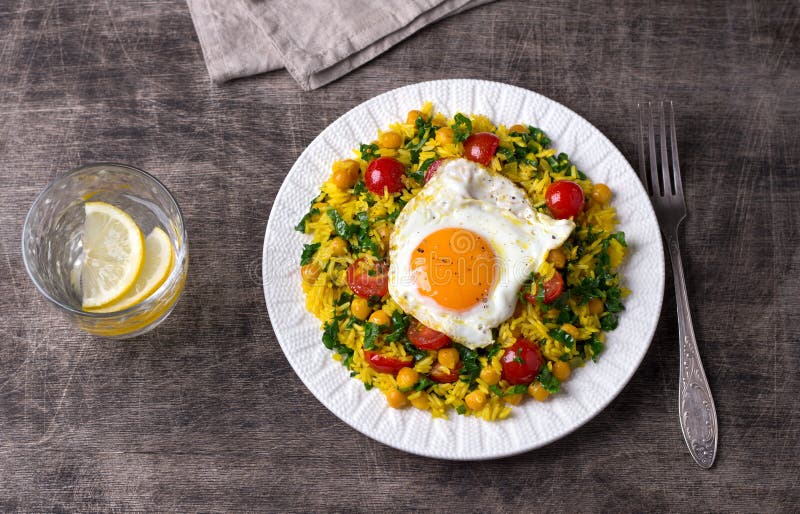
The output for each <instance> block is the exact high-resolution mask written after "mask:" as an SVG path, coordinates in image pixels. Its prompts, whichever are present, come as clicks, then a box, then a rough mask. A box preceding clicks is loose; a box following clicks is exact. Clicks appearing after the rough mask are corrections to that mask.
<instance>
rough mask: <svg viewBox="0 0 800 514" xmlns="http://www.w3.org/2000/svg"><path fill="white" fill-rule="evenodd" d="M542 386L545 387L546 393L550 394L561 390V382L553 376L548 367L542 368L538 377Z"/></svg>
mask: <svg viewBox="0 0 800 514" xmlns="http://www.w3.org/2000/svg"><path fill="white" fill-rule="evenodd" d="M536 380H538V381H539V382H540V383H541V384H542V386H543V387H544V389H545V391H547V392H548V393H550V394H553V393H557V392H558V391H559V389H561V382H559V381H558V379H557V378H556V377H555V376H553V373H552V372H551V371H550V369H549V368H548V367H547V366H542V370H541V371H540V372H539V375H538V376H537V377H536Z"/></svg>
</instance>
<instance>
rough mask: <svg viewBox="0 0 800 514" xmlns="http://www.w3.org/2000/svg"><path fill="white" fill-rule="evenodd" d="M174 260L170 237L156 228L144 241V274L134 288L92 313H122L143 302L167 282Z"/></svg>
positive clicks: (141, 274)
mask: <svg viewBox="0 0 800 514" xmlns="http://www.w3.org/2000/svg"><path fill="white" fill-rule="evenodd" d="M173 260H174V254H173V251H172V243H171V242H170V240H169V236H168V235H167V233H166V232H164V231H163V230H162V229H161V228H159V227H156V228H154V229H153V231H152V232H150V234H149V235H148V236H147V238H145V240H144V263H143V264H142V272H141V273H139V278H137V279H136V282H135V283H134V284H133V287H131V288H130V289H128V292H126V293H125V294H123V295H122V297H121V298H119V299H117V300H116V301H114V302H112V303H110V304H108V305H104V306H102V307H99V308H97V309H91V310H92V312H116V311H121V310H123V309H127V308H128V307H132V306H134V305H136V304H137V303H139V302H141V301H142V300H144V299H145V298H147V297H148V296H150V295H151V294H153V293H154V292H155V290H156V289H158V288H159V287H161V284H163V283H164V281H165V280H167V277H168V276H169V273H170V271H171V270H172V262H173Z"/></svg>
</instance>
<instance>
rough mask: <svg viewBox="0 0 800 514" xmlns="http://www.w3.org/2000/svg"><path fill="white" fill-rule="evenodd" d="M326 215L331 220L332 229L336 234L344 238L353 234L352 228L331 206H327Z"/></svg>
mask: <svg viewBox="0 0 800 514" xmlns="http://www.w3.org/2000/svg"><path fill="white" fill-rule="evenodd" d="M328 217H329V218H330V219H331V221H332V222H333V229H334V230H335V231H336V234H337V235H338V236H340V237H342V238H343V239H345V240H347V239H350V237H351V236H352V235H353V228H352V227H351V226H350V225H348V224H347V222H346V221H344V220H343V219H342V217H341V216H340V215H339V211H337V210H336V209H334V208H333V207H331V208H329V209H328Z"/></svg>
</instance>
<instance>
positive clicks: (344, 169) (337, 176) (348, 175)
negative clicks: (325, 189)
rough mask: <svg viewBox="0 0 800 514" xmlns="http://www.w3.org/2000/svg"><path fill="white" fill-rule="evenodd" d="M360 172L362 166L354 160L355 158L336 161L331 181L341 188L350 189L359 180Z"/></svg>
mask: <svg viewBox="0 0 800 514" xmlns="http://www.w3.org/2000/svg"><path fill="white" fill-rule="evenodd" d="M360 172H361V168H360V167H359V165H358V162H356V161H354V160H353V159H347V160H344V161H336V162H335V163H333V174H332V175H331V181H332V182H333V183H334V185H335V186H336V187H338V188H339V189H342V190H345V189H350V188H351V187H353V185H354V184H355V183H356V181H357V180H358V176H359V173H360Z"/></svg>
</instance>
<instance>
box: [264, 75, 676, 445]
mask: <svg viewBox="0 0 800 514" xmlns="http://www.w3.org/2000/svg"><path fill="white" fill-rule="evenodd" d="M445 87H449V88H455V89H456V90H459V88H472V89H473V91H474V89H477V88H496V89H500V90H503V89H505V90H508V91H512V92H515V93H517V94H522V95H530V97H531V98H533V99H535V100H536V101H538V102H544V103H545V104H549V106H548V109H547V111H549V110H550V109H551V108H555V109H557V110H561V112H562V113H563V114H565V115H566V116H568V117H569V118H570V124H571V123H573V122H577V123H582V124H584V127H583V128H584V129H585V130H589V131H591V132H593V133H594V136H595V137H596V138H597V139H598V141H599V142H600V143H601V144H602V145H604V146H606V147H607V150H608V152H609V155H611V156H612V157H613V158H615V159H616V160H617V161H619V164H621V167H622V172H623V173H627V174H629V175H630V176H632V177H634V178H636V183H637V184H638V191H637V196H641V197H644V198H645V199H646V198H647V197H646V193H645V191H644V188H643V187H642V186H641V183H639V182H638V177H637V175H636V172H635V171H634V170H633V168H632V167H631V165H630V163H628V161H627V159H625V157H624V156H623V155H622V153H621V152H620V151H619V149H617V147H616V146H615V145H614V144H613V143H612V142H611V141H610V140H609V139H608V138H607V137H606V136H605V135H604V134H603V133H602V132H601V131H600V130H599V129H597V128H596V127H595V126H594V125H592V124H591V123H589V122H588V121H587V120H585V119H584V118H583V117H581V116H580V115H578V114H577V113H575V112H574V111H572V110H571V109H569V108H567V107H565V106H564V105H562V104H560V103H558V102H556V101H554V100H551V99H550V98H547V97H545V96H543V95H541V94H539V93H536V92H534V91H531V90H528V89H524V88H521V87H518V86H513V85H510V84H504V83H500V82H492V81H486V80H475V79H445V80H434V81H429V82H420V83H415V84H410V85H406V86H403V87H400V88H396V89H393V90H390V91H387V92H385V93H382V94H380V95H377V96H375V97H372V98H370V99H368V100H366V101H364V102H362V103H360V104H358V105H357V106H355V107H353V108H352V109H350V110H349V111H347V112H346V113H345V114H343V115H342V116H340V117H339V118H337V119H336V120H335V121H334V122H332V123H330V124H329V125H328V126H327V127H325V129H323V131H322V132H320V134H318V135H317V137H315V138H314V140H313V141H312V142H311V143H310V144H309V145H308V146H307V147H306V148H305V149H304V150H303V152H301V154H300V156H298V158H297V160H296V161H295V162H294V164H293V165H292V167H291V169H290V171H289V173H288V174H287V175H286V177H285V178H284V181H283V183H282V184H281V187H280V188H279V190H278V193H277V194H276V196H275V199H274V201H273V204H272V208H271V210H270V215H269V218H268V220H267V226H266V231H265V235H264V243H263V250H262V282H263V289H264V298H265V302H266V306H267V312H268V315H269V319H270V324H271V326H272V328H273V332H274V333H275V337H276V339H277V340H278V343H279V345H280V347H281V350H282V351H283V353H284V356H285V357H286V359H287V360H288V361H289V364H290V365H291V367H292V369H293V370H294V372H295V374H296V375H297V376H298V377H299V378H300V380H301V381H302V382H303V384H304V385H305V386H306V388H308V390H309V391H311V393H312V394H313V395H314V397H315V398H317V400H319V401H320V403H322V404H323V405H324V406H325V407H326V408H327V409H328V410H329V411H330V412H331V413H333V414H334V415H335V416H337V417H338V418H339V419H341V420H342V421H344V422H345V423H346V424H348V425H349V426H351V427H352V428H354V429H355V430H357V431H358V432H361V433H362V434H364V435H366V436H367V437H370V438H371V439H374V440H376V441H378V442H381V443H383V444H386V445H387V446H390V447H393V448H395V449H398V450H401V451H405V452H409V453H413V454H416V455H420V456H425V457H431V458H439V459H445V460H455V461H471V460H486V459H494V458H502V457H508V456H513V455H518V454H520V453H524V452H527V451H530V450H534V449H537V448H541V447H543V446H546V445H548V444H550V443H552V442H554V441H556V440H558V439H560V438H563V437H565V436H567V435H569V434H570V433H572V432H573V431H575V430H577V429H578V428H580V427H581V426H583V425H585V424H586V423H588V422H589V421H590V420H591V419H593V418H594V417H595V416H597V415H598V414H599V413H600V412H602V411H603V410H604V409H605V408H606V407H607V406H608V405H609V404H610V403H611V402H612V401H613V400H614V399H615V398H616V397H617V396H618V395H619V394H620V393H621V392H622V390H623V389H625V387H626V386H627V384H628V383H629V382H630V380H631V378H632V377H633V375H634V374H635V373H636V371H637V370H638V369H639V367H640V365H641V362H642V360H643V359H644V357H645V355H646V354H647V351H648V349H649V347H650V344H651V343H652V339H653V337H654V335H655V329H656V327H657V324H658V320H659V318H660V311H661V306H662V302H663V294H664V282H665V267H664V253H663V244H662V241H661V235H660V230H659V228H658V225H657V222H656V221H655V220H656V218H655V213H654V211H653V208H652V206H651V204H650V202H649V200H648V201H647V202H646V207H645V208H644V209H645V212H644V213H643V214H644V217H643V219H642V221H641V222H642V223H648V224H649V225H650V227H648V228H649V229H650V230H651V231H652V230H653V229H655V232H656V233H657V237H656V238H655V239H654V240H653V241H651V243H652V244H653V245H655V246H654V248H652V249H651V250H652V252H653V253H654V254H655V255H654V256H653V262H652V263H651V264H652V265H653V266H655V267H656V269H655V270H654V271H656V273H655V276H651V278H652V279H655V284H653V285H654V286H655V287H654V288H653V291H652V294H651V295H650V296H651V297H652V299H653V300H654V302H655V303H652V304H651V305H650V306H649V308H648V309H647V312H649V313H650V314H651V315H652V314H654V316H652V319H651V320H650V323H648V325H647V327H646V330H645V333H644V334H640V341H642V342H641V343H640V344H639V345H637V346H636V348H637V349H638V350H639V351H638V353H637V354H636V355H635V356H634V359H632V360H631V361H630V362H629V363H628V365H627V366H626V367H625V369H624V376H622V378H621V379H620V380H619V381H618V384H617V386H616V388H615V389H614V390H613V391H611V392H610V394H608V396H607V398H605V399H604V400H603V401H601V402H597V403H594V404H592V405H590V407H589V412H588V414H586V415H584V416H583V417H581V418H580V419H579V421H578V422H576V423H573V424H572V425H571V426H568V427H565V428H563V429H562V430H560V431H558V432H556V433H553V434H551V435H550V436H548V437H544V438H541V439H538V440H535V441H532V442H530V443H526V444H517V445H510V446H508V447H504V448H501V449H495V450H494V451H485V450H484V451H480V452H469V451H466V452H464V451H463V449H462V453H456V454H447V453H443V452H442V451H441V450H439V451H434V450H432V449H431V448H430V447H429V445H421V446H420V445H417V444H415V443H413V442H412V443H408V442H405V444H402V443H403V441H397V440H394V439H392V438H390V437H388V436H387V435H386V434H384V433H382V432H379V431H375V430H374V429H369V428H366V427H364V426H363V423H359V422H358V421H359V420H358V418H357V417H356V418H354V417H353V416H354V414H353V413H352V412H340V410H339V409H338V408H337V406H335V405H333V404H332V402H331V399H330V398H329V397H328V396H326V395H325V394H323V392H322V391H320V390H317V388H316V387H314V385H313V384H312V383H311V382H310V377H308V376H306V374H305V373H304V372H303V370H301V369H300V368H299V366H298V365H297V363H296V362H295V360H294V358H293V357H294V355H293V351H292V350H293V349H292V348H291V344H290V343H289V341H288V338H287V336H285V335H284V333H283V329H284V328H285V327H282V326H281V325H279V326H278V327H276V324H275V322H274V321H273V320H274V319H275V318H274V316H275V314H276V306H275V304H274V300H273V299H272V298H271V297H270V295H269V293H268V288H269V286H270V284H269V283H268V276H269V270H270V269H271V268H270V263H271V262H272V261H271V257H272V252H271V251H270V249H269V248H268V246H267V244H268V242H269V239H270V233H271V232H272V231H277V230H280V229H288V230H289V231H292V230H293V226H289V227H281V228H280V229H279V228H276V226H275V225H276V223H278V222H276V221H275V219H276V216H273V214H274V212H275V209H276V207H278V206H280V205H281V202H282V200H283V198H284V197H285V196H287V195H288V194H289V190H290V189H292V188H293V187H295V184H293V183H291V182H290V180H289V178H290V177H292V176H294V175H296V174H298V173H300V171H299V166H300V165H301V163H303V162H304V161H306V160H307V159H308V156H309V154H310V152H311V151H312V148H314V147H315V145H321V144H325V137H326V136H329V135H330V134H331V133H333V131H334V128H335V127H336V126H337V125H338V124H341V123H343V122H344V120H346V119H349V118H350V117H352V116H353V115H354V114H355V113H357V112H359V111H360V110H368V109H369V108H370V107H374V106H376V105H379V104H380V103H381V102H384V101H387V100H393V101H397V97H402V95H404V94H411V92H417V93H418V94H417V95H416V96H418V97H423V98H427V97H425V93H424V91H425V90H434V89H435V88H445ZM437 108H438V106H437ZM451 114H452V113H451ZM478 114H486V113H482V112H478ZM370 116H372V117H373V119H374V113H372V112H370ZM490 118H491V116H490ZM394 121H396V120H395V119H386V120H380V121H378V120H375V123H376V127H375V128H384V127H386V126H388V124H389V123H392V122H394ZM492 121H493V122H495V123H497V122H498V121H497V120H495V119H492ZM540 128H542V130H544V131H545V132H546V133H548V127H546V126H540ZM373 133H374V132H373ZM553 142H554V144H553V147H554V148H557V149H559V151H561V150H562V146H561V145H559V144H558V141H557V140H556V139H555V138H553ZM358 143H359V141H349V142H348V145H349V146H348V148H353V147H355V146H356V145H357V144H358ZM564 151H567V150H564ZM569 153H570V157H571V158H572V155H573V153H572V152H569ZM606 157H608V155H606ZM604 159H605V158H604ZM579 167H580V168H581V169H584V170H586V167H585V166H583V165H579ZM586 171H587V173H589V175H590V176H591V175H592V172H591V171H588V170H586ZM318 186H319V184H317V187H318ZM634 188H636V186H634ZM628 223H631V222H630V221H629V222H628ZM625 226H627V224H626V223H625V221H624V220H621V221H620V227H621V228H622V229H623V230H625ZM626 276H627V274H626ZM298 301H300V302H303V299H302V297H301V298H299V300H298ZM303 311H304V312H305V314H306V315H307V316H308V321H309V322H312V323H314V324H316V325H318V320H317V319H316V318H315V317H314V316H313V315H312V314H310V313H308V312H306V311H305V307H304V305H303ZM625 319H626V313H623V314H622V316H621V318H620V320H621V322H622V321H623V320H625ZM320 333H321V331H320ZM612 334H613V333H612ZM642 336H643V337H642ZM612 337H613V336H612ZM319 348H320V349H321V350H322V351H324V352H325V353H326V354H327V356H328V359H329V360H330V362H331V363H332V364H334V365H335V366H337V367H339V368H340V369H342V370H344V368H343V367H342V366H341V365H340V364H339V363H337V362H335V361H333V359H331V358H330V351H329V350H327V349H325V348H324V347H323V346H322V345H321V344H320V345H319ZM602 364H603V359H602V358H601V359H600V360H599V362H598V363H596V364H594V365H596V366H601V365H602ZM348 380H350V381H352V382H357V381H355V380H352V379H350V378H349V377H348ZM358 384H359V385H360V382H359V383H358ZM361 390H362V393H363V394H365V395H368V394H370V393H377V394H380V393H379V392H377V391H370V392H367V391H366V390H364V388H363V386H362V387H361ZM365 398H366V397H365ZM367 399H368V398H367ZM381 401H382V399H381ZM555 401H557V400H555ZM527 403H531V402H527ZM379 408H383V409H388V407H386V406H385V402H384V403H383V404H382V406H381V407H379ZM522 408H525V407H524V406H522V407H517V408H515V410H514V413H516V412H518V410H519V409H522ZM396 412H397V411H396ZM514 413H512V418H510V419H508V420H504V421H500V422H493V423H489V422H482V423H483V424H484V425H486V426H488V427H502V426H503V424H509V423H511V422H512V420H513V416H514ZM420 414H423V415H425V416H427V417H428V419H429V420H430V422H431V423H452V422H453V420H454V419H455V418H456V417H457V416H456V415H455V414H454V413H451V416H450V420H439V419H435V418H431V417H430V415H428V414H427V413H420ZM458 418H460V417H458ZM470 419H474V418H470ZM373 428H374V427H373ZM487 429H488V428H487Z"/></svg>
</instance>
